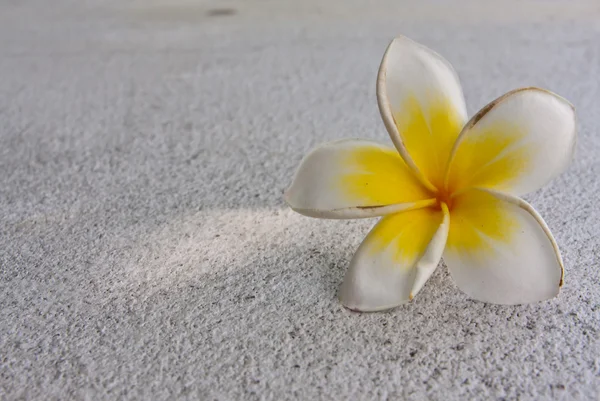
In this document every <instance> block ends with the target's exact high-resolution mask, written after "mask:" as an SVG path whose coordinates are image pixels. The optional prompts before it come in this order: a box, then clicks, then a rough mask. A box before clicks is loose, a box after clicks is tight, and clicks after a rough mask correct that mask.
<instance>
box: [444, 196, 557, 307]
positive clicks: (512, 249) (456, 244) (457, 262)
mask: <svg viewBox="0 0 600 401" xmlns="http://www.w3.org/2000/svg"><path fill="white" fill-rule="evenodd" d="M444 261H445V262H446V265H447V266H448V269H449V271H450V274H451V275H452V278H453V279H454V281H455V282H456V284H457V285H458V287H459V288H460V289H461V290H462V291H464V292H465V293H466V294H467V295H469V296H470V297H471V298H473V299H476V300H479V301H484V302H490V303H496V304H524V303H531V302H537V301H543V300H546V299H550V298H552V297H554V296H556V295H557V294H558V292H559V288H560V286H561V285H562V279H563V265H562V260H561V257H560V253H559V251H558V247H557V245H556V242H555V241H554V238H553V237H552V234H551V233H550V230H549V229H548V227H547V226H546V223H544V221H543V220H542V218H541V217H540V216H539V215H538V213H537V212H536V211H535V210H534V209H533V208H532V207H531V205H529V204H528V203H526V202H525V201H523V200H522V199H519V198H517V197H514V196H512V195H507V194H500V193H497V192H493V191H480V190H470V191H467V192H464V193H463V194H461V195H459V196H458V197H456V198H455V199H454V201H453V204H452V208H451V211H450V231H449V234H448V242H447V247H446V250H445V251H444Z"/></svg>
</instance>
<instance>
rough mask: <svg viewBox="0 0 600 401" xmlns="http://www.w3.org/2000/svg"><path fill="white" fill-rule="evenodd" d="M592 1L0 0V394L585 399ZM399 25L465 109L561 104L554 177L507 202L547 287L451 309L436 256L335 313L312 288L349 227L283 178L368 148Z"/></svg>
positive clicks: (346, 239) (598, 309)
mask: <svg viewBox="0 0 600 401" xmlns="http://www.w3.org/2000/svg"><path fill="white" fill-rule="evenodd" d="M599 21H600V6H599V4H598V2H596V1H588V2H566V1H564V2H562V1H547V2H542V1H525V2H521V1H519V2H516V1H509V2H497V3H496V2H494V3H492V2H479V1H458V2H451V3H450V2H443V1H433V0H431V1H426V2H419V3H418V4H417V2H411V3H407V2H398V1H386V2H377V3H375V4H372V5H367V4H366V2H364V3H362V2H359V1H355V0H353V1H341V0H336V1H333V2H318V1H312V0H311V1H308V2H304V1H303V2H300V1H298V2H288V1H284V2H279V1H258V0H254V1H244V2H242V1H192V0H188V1H183V0H171V1H169V0H162V1H157V0H152V1H150V0H148V1H143V0H137V1H117V0H108V1H101V0H87V1H75V0H56V1H53V2H48V1H42V0H31V1H10V0H0V172H1V174H0V305H1V308H0V399H7V400H13V399H40V400H66V399H74V400H92V399H93V400H95V399H107V400H115V399H131V400H135V399H138V400H142V399H143V400H148V399H155V400H167V399H207V400H211V399H218V400H231V399H248V400H252V399H265V400H282V399H310V400H313V399H340V400H342V399H354V400H358V399H365V400H372V399H411V400H413V399H414V400H423V399H429V400H465V399H486V400H492V399H497V400H502V399H506V400H508V399H519V400H555V399H556V400H560V399H562V400H592V399H598V393H599V392H600V340H599V336H600V285H599V283H600V266H599V265H600V263H599V252H600V251H599V247H600V239H599V236H598V234H599V227H600V209H599V208H598V199H599V197H600V179H599V178H598V177H600V161H599V160H600V159H599V157H600V136H599V134H598V130H599V128H600V101H599V99H600V92H599V84H600V71H599V66H600V22H599ZM398 34H404V35H407V36H410V37H412V38H413V39H415V40H418V41H420V42H422V43H424V44H426V45H427V46H429V47H432V48H434V49H435V50H436V51H438V52H440V53H441V54H443V55H444V56H445V57H446V58H447V59H448V60H450V62H452V63H453V64H454V66H455V68H456V70H457V71H458V74H459V75H460V77H461V80H462V83H463V87H464V91H465V96H466V98H467V102H468V107H469V112H470V113H471V114H472V113H474V112H475V111H477V110H478V109H479V108H480V107H481V106H483V105H484V104H486V103H487V102H488V101H490V100H492V99H493V98H495V97H497V96H499V95H501V94H502V93H504V92H506V91H508V90H510V89H513V88H516V87H519V86H529V85H536V86H541V87H545V88H548V89H551V90H553V91H555V92H557V93H559V94H561V95H563V96H565V97H566V98H568V99H569V100H571V102H572V103H573V104H575V106H576V107H577V108H578V114H579V119H580V136H579V144H578V148H577V154H576V158H575V161H574V164H573V165H572V167H571V168H570V170H569V171H568V172H567V173H566V174H564V175H562V176H561V177H559V178H557V179H556V180H554V181H553V183H552V184H551V185H549V186H547V187H545V188H544V189H542V190H540V191H539V192H537V193H534V194H532V195H530V196H529V197H528V198H527V199H528V200H529V201H530V202H532V203H533V204H534V205H535V206H536V208H537V209H538V210H539V211H540V213H541V214H542V215H543V216H544V218H545V219H546V221H547V223H548V225H549V226H550V228H551V229H552V230H553V232H554V235H555V237H556V240H557V242H558V244H559V246H560V248H561V250H562V252H563V256H564V259H565V264H566V269H567V274H566V283H565V286H564V287H563V290H562V292H561V294H560V296H559V297H558V298H557V299H554V300H552V301H549V302H544V303H540V304H535V305H527V306H513V307H507V306H492V305H485V304H482V303H478V302H474V301H471V300H469V299H468V298H467V297H466V296H465V295H463V294H462V293H461V292H460V291H459V290H458V289H457V288H456V287H455V286H454V284H453V283H452V281H451V279H450V277H449V275H448V273H447V272H446V268H445V266H443V264H442V265H440V268H439V269H438V271H437V272H436V274H435V275H434V276H433V277H432V279H431V280H430V281H429V283H428V284H427V285H426V287H425V288H424V289H423V290H422V291H421V293H420V294H419V296H418V297H417V299H416V300H415V301H414V302H413V303H411V304H409V305H406V306H403V307H400V308H397V309H395V310H393V311H391V312H387V313H379V314H356V313H352V312H349V311H347V310H345V309H344V308H342V307H341V306H340V305H339V303H338V302H337V300H336V290H337V287H338V285H339V283H340V282H341V280H342V277H343V275H344V271H345V269H346V266H347V263H348V261H349V259H350V257H351V255H352V253H353V251H354V250H355V249H356V248H357V246H358V244H359V243H360V241H361V239H362V238H363V237H364V235H365V234H366V232H367V230H368V229H369V227H370V226H371V225H372V224H373V221H352V222H346V221H321V220H315V219H308V218H305V217H302V216H299V215H296V214H294V213H293V212H291V211H289V210H288V209H286V207H285V206H284V204H283V201H282V197H281V195H282V192H283V190H284V189H285V187H286V186H287V185H288V184H289V183H290V180H291V177H292V174H293V172H294V170H295V168H296V167H297V165H298V162H299V161H300V159H301V157H302V156H303V155H304V154H305V153H306V152H307V151H308V150H309V149H310V148H312V147H313V146H315V145H316V144H318V143H320V142H324V141H328V140H332V139H337V138H343V137H364V138H371V139H377V140H380V141H383V142H387V141H388V139H387V136H386V133H385V129H384V127H383V124H382V122H381V120H380V118H379V115H378V111H377V106H376V100H375V90H374V86H375V76H376V72H377V68H378V64H379V61H380V58H381V56H382V53H383V50H384V49H385V47H386V45H387V43H388V41H389V40H390V39H391V38H392V37H394V36H395V35H398Z"/></svg>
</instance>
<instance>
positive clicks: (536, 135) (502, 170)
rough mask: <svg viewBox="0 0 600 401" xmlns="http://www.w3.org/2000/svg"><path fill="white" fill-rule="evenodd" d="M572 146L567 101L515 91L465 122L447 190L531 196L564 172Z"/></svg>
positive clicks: (573, 125) (537, 91)
mask: <svg viewBox="0 0 600 401" xmlns="http://www.w3.org/2000/svg"><path fill="white" fill-rule="evenodd" d="M575 142H576V117H575V110H574V109H573V106H572V105H571V104H570V103H569V102H567V101H566V100H565V99H563V98H562V97H560V96H558V95H556V94H554V93H551V92H548V91H546V90H542V89H537V88H523V89H517V90H514V91H512V92H509V93H507V94H506V95H504V96H502V97H500V98H498V99H496V100H494V101H493V102H492V103H490V104H488V105H487V106H486V107H484V108H483V109H482V110H481V111H480V112H479V113H477V114H476V115H475V116H474V117H473V118H472V119H471V120H470V121H469V122H468V123H467V125H466V126H465V128H464V130H463V132H462V133H461V134H460V136H459V138H458V140H457V142H456V145H455V148H454V150H453V155H452V157H451V162H450V165H449V170H448V180H447V184H448V187H449V188H451V190H452V189H454V190H460V189H462V188H469V187H475V188H489V189H493V190H497V191H501V192H505V193H510V194H513V195H522V194H525V193H528V192H532V191H535V190H536V189H538V188H540V187H541V186H543V185H544V184H546V183H547V182H548V181H549V180H550V179H552V178H554V177H555V176H557V175H558V174H560V173H561V172H562V171H563V170H565V169H566V167H567V166H568V164H569V162H570V161H571V157H572V155H573V150H574V147H575Z"/></svg>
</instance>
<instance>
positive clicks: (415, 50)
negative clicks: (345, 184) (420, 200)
mask: <svg viewBox="0 0 600 401" xmlns="http://www.w3.org/2000/svg"><path fill="white" fill-rule="evenodd" d="M377 102H378V104H379V110H380V112H381V116H382V117H383V121H384V123H385V126H386V128H387V130H388V132H389V134H390V137H391V138H392V141H393V142H394V144H395V145H396V148H397V149H398V151H399V152H400V154H401V155H402V157H403V158H404V160H405V161H406V163H407V164H408V165H409V166H410V167H411V168H412V169H414V170H415V171H418V174H419V177H420V178H421V179H422V180H423V181H424V182H425V183H426V185H428V187H429V188H430V189H432V190H434V188H435V187H437V188H440V187H441V186H442V184H443V179H444V173H445V171H446V166H447V162H448V157H449V156H450V152H451V150H452V146H453V145H454V142H455V141H456V138H457V137H458V135H459V133H460V131H461V129H462V127H463V125H464V124H465V122H466V121H467V111H466V106H465V101H464V97H463V93H462V89H461V86H460V82H459V80H458V76H457V75H456V73H455V72H454V69H453V68H452V66H451V65H450V63H448V61H446V60H445V59H444V58H443V57H442V56H440V55H439V54H437V53H435V52H434V51H432V50H430V49H428V48H426V47H425V46H422V45H420V44H418V43H416V42H414V41H412V40H410V39H408V38H405V37H399V38H396V39H394V40H393V41H392V43H391V44H390V45H389V46H388V48H387V50H386V52H385V54H384V56H383V60H382V62H381V67H380V69H379V75H378V77H377ZM432 184H433V185H432Z"/></svg>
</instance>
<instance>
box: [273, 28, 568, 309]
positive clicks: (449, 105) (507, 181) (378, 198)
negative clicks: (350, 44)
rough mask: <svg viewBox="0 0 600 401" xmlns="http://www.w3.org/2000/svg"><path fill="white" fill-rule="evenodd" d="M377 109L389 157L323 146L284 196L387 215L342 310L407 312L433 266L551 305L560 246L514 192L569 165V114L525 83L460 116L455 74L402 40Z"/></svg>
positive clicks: (359, 257) (497, 295)
mask: <svg viewBox="0 0 600 401" xmlns="http://www.w3.org/2000/svg"><path fill="white" fill-rule="evenodd" d="M377 102H378V105H379V110H380V112H381V116H382V117H383V122H384V124H385V127H386V128H387V131H388V133H389V135H390V137H391V139H392V142H393V143H394V145H395V148H396V149H393V148H391V147H388V146H385V145H381V144H378V143H375V142H372V141H369V140H362V139H345V140H340V141H335V142H331V143H327V144H324V145H321V146H320V147H317V148H316V149H314V150H313V151H312V152H311V153H309V154H308V155H307V156H306V157H305V158H304V159H303V161H302V162H301V165H300V167H299V169H298V172H297V173H296V176H295V178H294V180H293V183H292V185H291V187H290V188H289V189H288V191H287V192H286V195H285V198H286V202H287V203H288V204H289V206H290V207H291V208H292V209H293V210H295V211H296V212H298V213H301V214H304V215H307V216H311V217H320V218H332V219H351V218H365V217H376V216H383V217H382V218H381V219H380V220H379V222H378V223H377V224H376V225H375V226H374V227H373V229H372V230H371V231H370V232H369V234H368V235H367V237H366V238H365V240H364V241H363V242H362V244H361V245H360V247H359V248H358V250H357V251H356V253H355V255H354V257H353V258H352V261H351V262H350V267H349V269H348V272H347V274H346V277H345V279H344V282H343V284H342V286H341V288H340V291H339V297H340V300H341V302H342V303H343V304H344V305H345V306H346V307H348V308H350V309H352V310H358V311H379V310H384V309H389V308H392V307H395V306H397V305H400V304H403V303H406V302H408V301H410V300H412V299H413V297H414V296H415V295H416V294H417V293H418V292H419V290H421V288H422V287H423V285H424V284H425V282H426V281H427V279H428V278H429V277H430V276H431V274H432V273H433V272H434V270H435V269H436V267H437V265H438V263H439V261H440V259H441V258H442V257H443V259H444V261H445V264H446V266H447V267H448V269H449V271H450V274H451V276H452V278H453V279H454V281H455V282H456V284H457V285H458V287H459V288H460V289H461V290H462V291H464V292H465V293H466V294H467V295H468V296H469V297H471V298H473V299H476V300H480V301H484V302H491V303H496V304H523V303H530V302H537V301H542V300H546V299H549V298H552V297H554V296H556V295H557V294H558V292H559V289H560V286H561V285H562V282H563V272H564V268H563V263H562V259H561V256H560V253H559V250H558V246H557V245H556V241H555V240H554V238H553V237H552V234H551V233H550V230H549V229H548V226H547V225H546V223H545V222H544V220H543V219H542V218H541V217H540V215H539V214H538V213H537V212H536V211H535V210H534V208H533V207H532V206H531V205H530V204H528V203H527V202H525V201H524V200H523V199H521V198H519V196H521V195H523V194H526V193H529V192H532V191H535V190H537V189H538V188H540V187H541V186H542V185H544V184H545V183H547V182H548V181H549V180H550V179H552V178H553V177H555V176H556V175H558V174H559V173H561V172H562V171H563V170H564V169H565V168H566V167H567V165H568V164H569V162H570V159H571V156H572V154H573V149H574V145H575V140H576V117H575V111H574V109H573V106H572V105H571V104H570V103H569V102H568V101H566V100H565V99H563V98H562V97H560V96H558V95H556V94H554V93H551V92H548V91H546V90H543V89H537V88H523V89H516V90H513V91H511V92H508V93H507V94H505V95H503V96H501V97H499V98H498V99H496V100H494V101H493V102H491V103H490V104H488V105H487V106H485V107H484V108H483V109H481V110H480V111H479V112H478V113H477V114H475V116H473V117H472V118H471V119H470V120H468V121H467V112H466V107H465V101H464V98H463V93H462V89H461V86H460V83H459V80H458V77H457V75H456V73H455V72H454V70H453V68H452V66H451V65H450V64H449V63H448V62H447V61H446V60H445V59H444V58H442V57H441V56H440V55H438V54H437V53H435V52H433V51H432V50H430V49H428V48H426V47H424V46H422V45H420V44H418V43H416V42H413V41H412V40H410V39H407V38H404V37H400V38H397V39H395V40H393V41H392V43H391V44H390V45H389V47H388V48H387V50H386V52H385V54H384V56H383V61H382V62H381V67H380V69H379V74H378V77H377Z"/></svg>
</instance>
